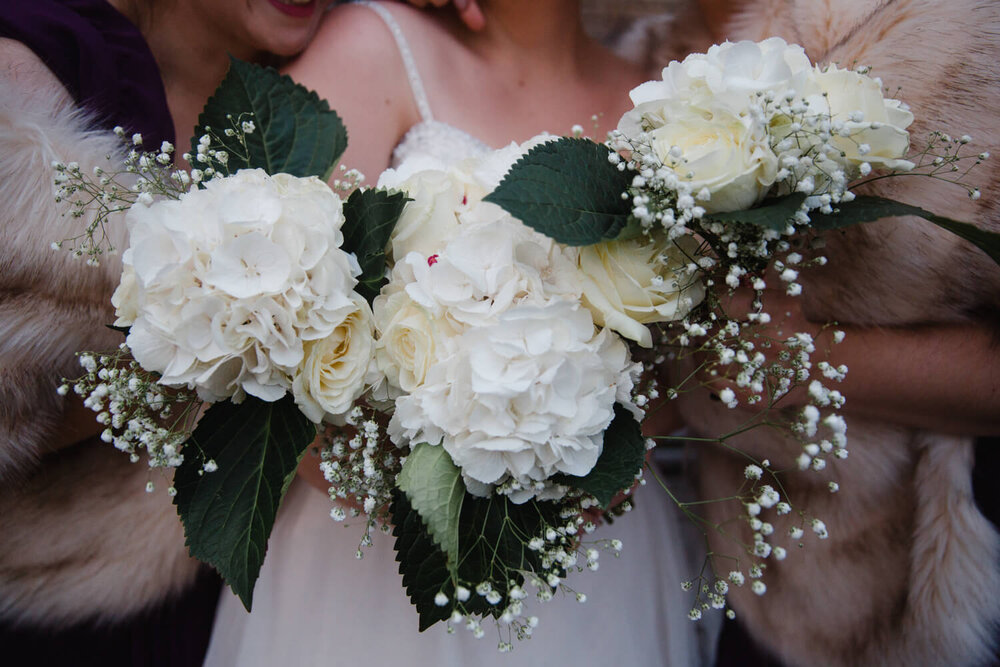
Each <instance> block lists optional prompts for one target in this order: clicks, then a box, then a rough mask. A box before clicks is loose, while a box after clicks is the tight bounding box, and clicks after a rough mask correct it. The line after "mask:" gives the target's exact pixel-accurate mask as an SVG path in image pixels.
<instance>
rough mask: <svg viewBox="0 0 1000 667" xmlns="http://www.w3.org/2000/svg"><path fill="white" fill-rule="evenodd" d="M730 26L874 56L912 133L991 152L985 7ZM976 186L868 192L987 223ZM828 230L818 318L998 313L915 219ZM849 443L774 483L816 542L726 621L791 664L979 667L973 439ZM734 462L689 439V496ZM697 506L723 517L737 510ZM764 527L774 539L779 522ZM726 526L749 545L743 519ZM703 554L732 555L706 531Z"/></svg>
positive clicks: (806, 10) (821, 58)
mask: <svg viewBox="0 0 1000 667" xmlns="http://www.w3.org/2000/svg"><path fill="white" fill-rule="evenodd" d="M675 29H677V28H676V26H675ZM681 30H683V25H682V26H681ZM728 35H729V38H730V39H732V40H738V39H754V40H757V39H763V38H765V37H768V36H772V35H778V36H781V37H784V38H785V39H786V40H788V41H790V42H796V43H799V44H802V45H803V46H804V47H805V48H806V51H807V53H808V54H809V55H810V57H811V58H813V59H814V60H815V61H817V62H831V61H833V62H838V63H840V64H841V66H851V65H852V64H854V63H858V64H865V65H872V66H874V74H875V75H877V76H881V77H882V78H883V80H884V82H885V85H886V87H887V88H888V90H889V91H891V93H892V95H893V96H898V97H899V98H901V99H903V100H904V101H906V102H907V103H908V104H910V105H911V107H912V108H913V111H914V114H915V115H916V117H917V122H916V123H915V125H914V126H913V127H912V128H911V131H912V133H913V136H914V142H915V143H917V142H920V141H922V137H925V136H926V135H927V132H928V131H929V130H931V129H942V130H945V131H951V132H954V133H955V134H960V133H964V132H968V133H969V134H970V135H972V136H973V138H974V141H975V143H974V146H976V147H977V150H990V151H992V152H993V153H996V152H997V151H996V148H997V147H998V146H1000V65H998V63H997V59H996V54H997V51H998V45H1000V5H998V4H997V3H996V2H990V1H989V0H955V1H954V2H949V3H940V2H935V1H933V0H837V1H834V0H748V1H747V2H746V3H744V5H743V10H742V12H741V13H740V14H739V15H738V16H737V17H736V19H735V21H734V22H733V24H732V25H731V26H730V30H729V32H728ZM653 42H654V43H657V44H659V45H660V46H658V47H656V48H657V50H658V51H659V53H660V54H662V55H663V56H665V57H663V58H661V59H660V63H661V65H662V64H665V60H667V59H669V58H670V57H675V56H676V55H677V54H676V53H674V52H673V51H672V46H671V41H670V39H669V35H661V37H660V38H659V39H658V40H653ZM707 47H708V43H707V42H706V43H705V44H701V45H698V46H697V50H699V51H704V50H705V48H707ZM897 87H899V88H900V90H899V91H898V92H896V91H897ZM976 180H977V182H978V183H979V184H980V185H981V187H982V192H983V196H982V201H981V202H978V203H973V202H970V201H969V200H968V199H967V198H966V197H964V195H963V193H962V192H961V190H959V189H956V188H951V187H947V186H943V185H941V184H937V183H934V182H930V181H927V180H925V179H905V178H904V179H897V180H895V181H890V182H888V183H889V186H888V187H885V188H882V189H881V190H880V192H879V194H883V195H885V196H892V197H895V198H898V199H902V200H904V201H907V202H910V203H915V204H918V205H921V206H924V207H926V208H929V209H931V210H938V211H941V212H942V213H944V214H945V215H950V216H953V217H955V218H958V219H964V220H970V221H974V222H976V223H977V224H980V225H982V226H983V227H986V228H990V229H992V230H994V231H1000V170H998V169H997V168H996V167H995V166H993V165H992V163H987V165H985V166H984V167H983V168H981V169H980V171H979V173H978V175H977V178H976ZM827 239H828V245H827V247H826V249H825V250H824V254H826V255H827V256H829V257H830V264H829V265H828V267H826V268H825V269H823V270H822V271H811V272H809V274H808V275H807V274H803V278H806V279H808V284H806V285H805V287H806V289H805V292H804V295H803V299H805V302H804V304H803V305H804V306H805V307H806V309H807V312H808V313H809V314H810V316H811V317H813V318H815V319H817V320H819V321H827V320H834V319H836V320H838V321H841V322H844V323H853V324H862V325H914V324H921V323H927V322H954V321H961V320H965V319H970V318H986V319H987V320H990V321H994V322H996V321H997V317H998V315H1000V271H998V269H997V267H996V266H995V265H993V264H992V262H991V261H990V260H989V259H988V258H987V257H986V256H985V255H983V254H982V253H980V252H978V251H977V250H975V249H974V248H972V247H971V246H970V245H968V244H966V243H963V242H961V241H960V240H958V239H956V238H955V237H952V236H950V235H949V234H947V233H944V232H942V231H941V230H939V229H936V228H934V227H933V226H931V225H929V224H925V223H922V222H920V221H915V220H913V219H909V220H906V221H905V222H902V221H893V220H888V221H883V222H880V223H877V224H875V225H867V226H864V227H863V228H856V229H852V230H850V231H849V232H848V233H845V234H830V235H828V236H827ZM847 398H848V401H850V396H848V397H847ZM683 409H684V412H685V417H686V419H687V420H688V421H689V422H690V423H691V424H692V426H693V427H694V428H695V429H696V430H697V431H699V432H701V433H703V434H711V433H719V432H725V431H727V430H729V428H730V427H732V426H733V425H735V424H737V423H740V422H741V421H742V420H743V419H744V418H745V415H740V414H738V413H737V412H734V411H729V410H727V409H726V408H722V407H720V406H719V404H718V403H712V402H710V401H708V400H704V397H703V399H697V398H694V397H692V399H691V400H689V401H688V402H687V403H686V405H684V406H683ZM848 439H849V443H848V449H849V450H850V458H848V459H847V460H846V461H843V462H837V463H836V464H835V465H831V466H830V467H829V468H828V469H827V470H826V471H824V472H823V473H815V472H809V473H805V474H801V475H800V474H791V475H789V476H788V477H786V478H785V480H784V481H785V484H786V488H787V490H788V491H789V494H790V495H791V497H792V499H793V501H796V502H798V503H800V504H803V505H805V506H807V507H808V508H809V509H810V510H811V511H812V512H813V513H814V514H815V515H817V516H819V517H821V518H822V519H823V520H824V521H825V522H826V524H827V526H828V528H829V530H830V535H831V537H830V539H829V540H826V541H823V542H820V541H818V540H816V539H815V538H814V537H809V536H807V538H806V539H805V542H806V548H805V549H804V550H803V551H801V552H800V551H798V550H797V549H792V550H790V553H789V556H788V558H787V560H785V561H782V562H776V561H773V562H770V564H769V567H768V570H767V580H766V581H767V584H768V592H767V594H766V595H764V596H763V597H757V596H755V595H753V594H751V593H750V592H749V591H747V590H745V588H744V589H736V590H735V591H734V592H733V593H732V594H731V601H732V603H733V605H734V607H735V608H736V611H737V614H738V615H739V618H740V619H741V621H742V622H743V623H744V624H745V625H746V626H747V627H748V629H749V630H750V632H751V634H752V635H753V636H754V637H755V638H757V639H758V640H759V641H761V642H762V643H763V644H765V645H766V646H767V647H768V648H770V649H771V650H772V651H774V652H775V653H777V655H779V656H780V657H781V658H782V660H783V661H785V662H786V663H787V664H790V665H908V666H909V665H977V664H985V663H987V662H988V661H989V660H991V657H992V651H993V650H994V648H995V642H996V637H997V635H998V623H1000V535H998V533H997V531H996V530H995V528H994V527H993V526H992V525H991V524H990V523H989V522H988V521H986V519H985V518H984V517H983V516H982V514H981V513H980V512H979V511H978V509H977V508H976V507H975V505H974V503H973V501H972V496H971V480H970V471H971V468H972V464H973V460H972V440H971V438H964V437H958V436H951V435H944V434H935V433H929V432H925V431H919V430H914V429H904V428H899V427H895V426H892V425H890V424H886V423H880V422H877V421H873V420H864V419H859V418H850V417H849V418H848ZM739 444H740V446H741V447H743V448H744V449H745V450H747V451H750V452H753V453H754V454H755V455H757V456H759V457H761V458H765V457H766V458H770V459H771V461H772V462H774V464H775V465H776V466H777V467H779V468H786V467H791V468H794V464H793V463H792V459H793V458H794V456H795V455H796V454H797V453H798V447H797V446H796V445H795V444H794V443H791V442H786V441H784V440H782V439H781V438H779V437H775V436H774V435H773V434H769V433H767V432H765V431H764V430H759V431H754V432H751V434H749V435H747V436H746V437H743V439H742V440H741V441H740V442H739ZM745 463H746V462H745V461H744V460H741V459H739V458H737V457H734V456H732V455H730V454H728V453H726V452H723V451H719V450H712V449H708V448H706V449H704V450H703V459H702V462H701V464H702V465H701V477H702V490H703V496H705V497H719V496H721V495H728V491H730V490H731V486H730V485H731V480H733V479H738V478H739V475H740V474H741V471H742V468H743V466H744V465H745ZM832 479H837V480H838V481H839V482H840V484H841V489H842V490H841V492H840V493H838V494H835V495H832V496H831V495H830V494H829V493H828V492H827V490H826V488H825V487H826V484H827V481H828V480H832ZM712 511H713V512H714V516H713V517H712V518H713V519H715V520H716V521H721V520H723V519H724V518H726V517H732V516H735V515H738V514H739V512H740V508H739V507H736V506H715V508H714V509H713V510H712ZM774 525H775V535H781V534H785V531H786V530H787V528H788V527H789V523H788V522H784V521H780V520H779V521H774ZM741 537H742V538H743V541H745V542H749V541H751V536H750V534H749V531H748V530H746V531H744V534H742V535H741ZM777 543H779V544H781V543H782V542H781V541H778V542H777ZM713 547H714V548H715V550H717V551H719V552H720V553H732V552H733V550H734V549H736V548H737V547H736V546H735V545H734V544H733V543H731V542H722V541H717V542H715V543H714V544H713Z"/></svg>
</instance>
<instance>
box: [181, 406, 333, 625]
mask: <svg viewBox="0 0 1000 667" xmlns="http://www.w3.org/2000/svg"><path fill="white" fill-rule="evenodd" d="M315 437H316V426H315V425H314V424H313V423H312V422H311V421H309V420H308V419H307V418H306V417H305V415H303V414H302V412H301V411H300V410H299V409H298V407H296V405H295V401H294V399H293V398H292V397H291V395H288V396H286V397H285V398H283V399H281V400H280V401H276V402H274V403H268V402H265V401H262V400H260V399H257V398H253V397H248V398H247V399H246V400H244V401H243V402H242V403H239V404H233V403H230V402H225V403H217V404H215V405H213V406H212V407H211V408H209V410H208V411H207V412H206V413H205V415H204V416H203V417H202V419H201V421H200V422H199V423H198V427H197V428H196V429H195V432H194V434H193V435H192V436H191V439H190V440H189V441H188V443H187V444H186V445H185V452H186V454H185V457H184V463H182V464H181V466H180V467H179V468H178V469H177V472H176V474H175V475H174V487H175V488H176V489H177V496H176V497H175V498H174V504H176V505H177V513H178V514H180V517H181V521H182V522H183V524H184V533H185V535H186V536H187V545H188V547H189V548H190V550H191V555H192V556H194V557H195V558H197V559H198V560H200V561H202V562H205V563H209V564H210V565H212V566H213V567H215V568H216V569H217V570H218V571H219V573H220V574H221V575H222V577H223V578H224V579H225V580H226V583H228V584H229V586H230V588H232V589H233V592H234V593H236V594H237V595H238V596H239V597H240V600H242V601H243V605H244V606H245V607H246V608H247V610H249V609H250V605H251V603H252V600H253V588H254V583H255V582H256V581H257V577H258V575H259V574H260V567H261V565H262V564H263V563H264V554H265V552H266V551H267V538H268V536H269V535H270V534H271V528H272V527H273V526H274V518H275V515H276V514H277V512H278V505H279V504H280V503H281V499H282V497H283V496H284V493H285V491H286V490H287V485H288V483H289V482H290V481H291V478H292V477H293V476H294V475H295V469H296V467H297V466H298V462H299V459H300V458H301V457H302V454H303V453H304V452H305V451H306V449H307V447H308V446H309V443H311V442H312V441H313V439H314V438H315ZM195 452H201V453H202V454H203V455H204V458H199V457H198V456H195V455H194V454H195ZM207 460H214V461H215V463H216V464H217V465H218V470H216V471H215V472H211V473H209V472H203V471H202V463H203V461H207Z"/></svg>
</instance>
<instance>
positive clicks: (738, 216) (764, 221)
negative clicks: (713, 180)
mask: <svg viewBox="0 0 1000 667" xmlns="http://www.w3.org/2000/svg"><path fill="white" fill-rule="evenodd" d="M805 200H806V196H805V195H804V194H802V193H801V192H796V193H795V194H791V195H787V196H785V197H778V198H776V199H770V200H766V201H767V202H768V203H767V204H765V205H764V206H758V207H757V208H751V209H747V210H745V211H729V212H726V213H708V214H706V215H705V220H709V221H714V222H721V223H723V224H726V225H729V224H734V223H737V224H746V225H756V226H757V227H764V228H766V229H773V230H774V231H776V232H783V231H785V228H786V227H788V223H789V222H791V221H792V219H793V218H794V217H795V214H796V213H797V212H798V210H799V209H800V208H801V207H802V202H804V201H805Z"/></svg>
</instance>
